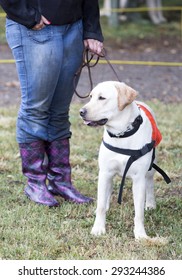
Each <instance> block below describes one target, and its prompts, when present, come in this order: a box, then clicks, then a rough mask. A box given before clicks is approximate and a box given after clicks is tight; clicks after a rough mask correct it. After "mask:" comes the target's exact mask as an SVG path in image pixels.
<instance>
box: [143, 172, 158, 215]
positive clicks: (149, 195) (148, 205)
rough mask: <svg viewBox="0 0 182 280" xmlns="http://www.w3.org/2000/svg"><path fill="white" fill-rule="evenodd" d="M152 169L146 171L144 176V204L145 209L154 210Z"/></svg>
mask: <svg viewBox="0 0 182 280" xmlns="http://www.w3.org/2000/svg"><path fill="white" fill-rule="evenodd" d="M154 173H155V171H154V169H152V170H151V171H148V172H147V174H146V202H145V209H146V210H149V209H155V208H156V202H155V194H154Z"/></svg>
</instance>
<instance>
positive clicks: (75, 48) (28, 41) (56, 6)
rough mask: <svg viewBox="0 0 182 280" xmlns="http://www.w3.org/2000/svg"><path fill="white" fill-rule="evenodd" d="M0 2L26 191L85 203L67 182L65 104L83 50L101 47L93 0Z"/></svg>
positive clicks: (39, 199)
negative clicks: (13, 71)
mask: <svg viewBox="0 0 182 280" xmlns="http://www.w3.org/2000/svg"><path fill="white" fill-rule="evenodd" d="M0 5H1V6H2V8H3V9H4V11H5V12H6V14H7V18H6V37H7V42H8V44H9V46H10V48H11V50H12V53H13V56H14V58H15V61H16V67H17V71H18V76H19V80H20V85H21V104H20V109H19V113H18V117H17V129H16V131H17V132H16V138H17V142H18V144H19V149H20V156H21V160H22V172H23V174H24V175H25V176H26V177H27V186H26V187H25V190H24V191H25V194H26V196H27V197H29V198H30V199H31V200H32V201H34V202H36V203H40V204H43V205H47V206H58V205H59V203H58V201H57V200H56V198H55V197H54V195H60V196H62V197H63V198H64V199H66V200H69V201H73V202H75V203H89V202H91V201H92V198H90V197H87V196H85V195H83V194H81V193H80V192H79V191H78V190H77V189H76V188H75V187H74V185H73V184H72V180H71V165H70V160H69V155H70V143H69V139H70V137H71V131H70V122H69V107H70V103H71V100H72V96H73V93H74V87H73V80H74V74H75V72H76V71H77V70H78V69H79V67H80V66H81V65H82V59H83V50H84V48H89V50H90V51H92V52H94V53H97V54H100V53H101V51H102V48H103V35H102V30H101V26H100V18H99V4H98V0H92V1H90V0H68V1H64V0H51V1H48V0H0ZM45 155H47V159H48V160H47V162H46V163H45V160H44V158H45Z"/></svg>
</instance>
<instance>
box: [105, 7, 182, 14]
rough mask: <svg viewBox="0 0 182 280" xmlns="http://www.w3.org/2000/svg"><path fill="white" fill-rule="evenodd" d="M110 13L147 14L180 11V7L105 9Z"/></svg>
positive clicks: (181, 8)
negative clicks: (150, 12)
mask: <svg viewBox="0 0 182 280" xmlns="http://www.w3.org/2000/svg"><path fill="white" fill-rule="evenodd" d="M107 10H110V11H112V12H116V13H117V12H118V13H119V12H126V13H135V12H147V11H181V10H182V6H179V7H178V6H177V7H158V8H148V7H141V8H118V9H107Z"/></svg>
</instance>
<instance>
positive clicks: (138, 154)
mask: <svg viewBox="0 0 182 280" xmlns="http://www.w3.org/2000/svg"><path fill="white" fill-rule="evenodd" d="M103 144H104V146H105V147H106V148H107V149H109V150H110V151H112V152H115V153H118V154H122V155H127V156H130V157H129V159H128V161H127V163H126V166H125V170H124V173H123V177H122V181H121V184H120V189H119V195H118V203H119V204H121V201H122V193H123V187H124V183H125V178H126V174H127V172H128V170H129V168H130V166H131V165H132V163H133V162H134V161H136V160H137V159H139V158H140V157H142V156H144V155H146V154H147V153H149V152H150V151H151V150H152V149H154V146H155V141H152V142H151V143H147V144H146V145H145V146H144V147H143V148H142V149H140V150H130V149H121V148H117V147H113V146H111V145H110V144H108V143H106V142H105V141H104V140H103ZM154 159H155V151H154V152H153V155H152V162H151V165H150V168H149V170H150V169H151V168H152V167H153V168H154V169H155V170H156V171H158V172H159V173H160V174H161V175H162V176H163V178H164V180H165V181H166V183H167V184H169V183H170V182H171V180H170V178H169V177H168V176H167V174H166V173H165V172H164V171H163V170H162V169H161V168H160V167H159V166H157V165H156V164H155V163H153V161H154Z"/></svg>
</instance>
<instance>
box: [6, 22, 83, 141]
mask: <svg viewBox="0 0 182 280" xmlns="http://www.w3.org/2000/svg"><path fill="white" fill-rule="evenodd" d="M6 37H7V41H8V44H9V46H10V48H11V50H12V53H13V56H14V58H15V61H16V67H17V71H18V76H19V80H20V85H21V105H20V110H19V114H18V119H17V141H18V143H31V142H34V141H37V140H40V139H41V140H45V141H48V142H52V141H54V140H55V139H58V138H62V139H65V138H69V137H71V131H70V122H69V107H70V103H71V99H72V96H73V93H74V89H73V79H74V74H75V72H76V71H77V70H78V68H79V67H80V65H81V63H82V54H83V27H82V21H81V20H80V21H78V22H76V23H74V24H71V25H70V24H68V25H63V26H52V25H50V26H46V27H45V28H43V29H42V30H39V31H34V30H31V29H27V28H26V27H25V26H23V25H21V24H18V23H16V22H14V21H12V20H10V19H7V21H6Z"/></svg>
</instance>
